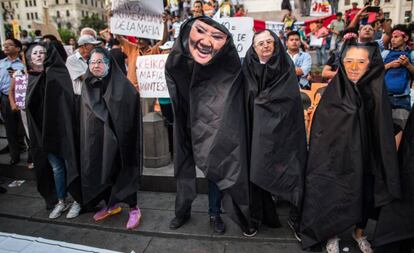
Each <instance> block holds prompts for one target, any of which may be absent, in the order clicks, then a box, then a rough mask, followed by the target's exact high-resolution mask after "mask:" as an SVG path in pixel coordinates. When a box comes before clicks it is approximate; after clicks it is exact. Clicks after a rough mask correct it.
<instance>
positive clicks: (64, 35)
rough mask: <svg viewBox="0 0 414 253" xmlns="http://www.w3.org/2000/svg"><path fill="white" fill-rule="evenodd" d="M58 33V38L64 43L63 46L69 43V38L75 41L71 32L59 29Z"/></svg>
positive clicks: (74, 36)
mask: <svg viewBox="0 0 414 253" xmlns="http://www.w3.org/2000/svg"><path fill="white" fill-rule="evenodd" d="M58 32H59V35H60V37H61V38H62V42H63V43H65V44H68V43H69V39H70V38H75V39H76V35H75V33H74V32H72V31H71V30H69V29H65V28H59V29H58Z"/></svg>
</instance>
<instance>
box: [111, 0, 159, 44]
mask: <svg viewBox="0 0 414 253" xmlns="http://www.w3.org/2000/svg"><path fill="white" fill-rule="evenodd" d="M163 10H164V6H163V1H162V0H112V17H111V32H112V33H113V34H120V35H128V36H134V37H140V38H147V39H155V40H161V39H162V35H163V32H164V23H163V22H162V13H163Z"/></svg>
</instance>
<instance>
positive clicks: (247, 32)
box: [216, 17, 253, 57]
mask: <svg viewBox="0 0 414 253" xmlns="http://www.w3.org/2000/svg"><path fill="white" fill-rule="evenodd" d="M216 21H217V22H219V23H220V24H222V25H224V26H225V27H226V28H227V29H228V30H229V31H230V33H231V34H232V36H233V41H234V45H235V46H236V48H237V52H238V53H239V56H240V57H244V56H245V55H246V52H247V50H248V49H249V47H250V46H251V45H252V40H253V18H249V17H235V18H220V19H216Z"/></svg>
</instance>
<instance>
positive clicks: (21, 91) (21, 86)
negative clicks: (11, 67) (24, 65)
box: [14, 73, 28, 110]
mask: <svg viewBox="0 0 414 253" xmlns="http://www.w3.org/2000/svg"><path fill="white" fill-rule="evenodd" d="M14 80H15V83H14V100H15V102H16V106H17V108H18V109H20V110H22V109H24V108H25V102H26V89H27V82H28V78H27V75H25V74H23V73H21V74H17V75H15V76H14Z"/></svg>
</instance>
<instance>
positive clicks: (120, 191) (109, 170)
mask: <svg viewBox="0 0 414 253" xmlns="http://www.w3.org/2000/svg"><path fill="white" fill-rule="evenodd" d="M110 65H111V67H110V70H109V73H108V75H107V76H106V77H105V78H103V79H98V78H96V77H94V76H93V75H92V74H91V73H90V72H89V70H88V71H87V73H86V77H85V81H84V83H83V86H82V99H81V130H80V136H81V147H80V150H81V155H80V157H81V184H82V194H83V201H84V203H91V201H95V200H96V198H98V196H99V195H100V194H102V193H103V192H104V191H105V190H107V189H108V188H110V192H111V193H110V198H109V202H108V203H106V204H107V205H108V206H112V205H113V204H116V203H118V202H122V201H124V200H125V199H126V198H127V197H129V196H131V195H132V194H135V193H136V192H137V191H138V183H139V178H140V175H141V172H142V155H143V154H142V117H141V106H140V96H139V93H138V92H137V91H136V90H135V89H134V87H133V85H132V84H131V83H130V82H129V81H128V79H127V78H126V76H125V75H124V74H123V73H122V71H121V70H120V69H119V67H118V66H117V64H115V63H114V62H113V60H111V62H110Z"/></svg>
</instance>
